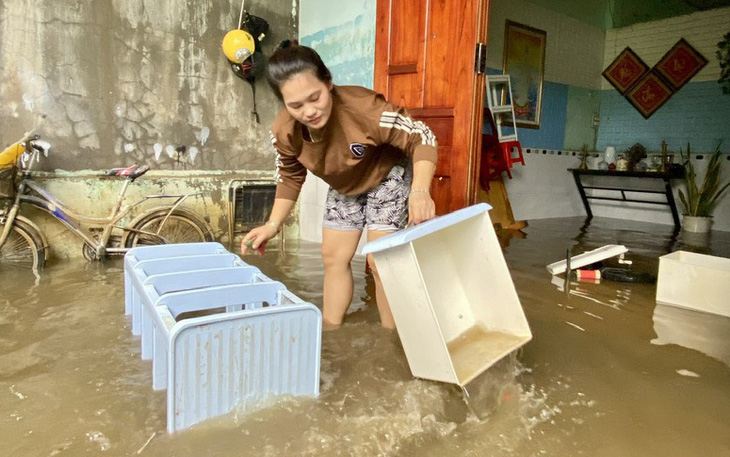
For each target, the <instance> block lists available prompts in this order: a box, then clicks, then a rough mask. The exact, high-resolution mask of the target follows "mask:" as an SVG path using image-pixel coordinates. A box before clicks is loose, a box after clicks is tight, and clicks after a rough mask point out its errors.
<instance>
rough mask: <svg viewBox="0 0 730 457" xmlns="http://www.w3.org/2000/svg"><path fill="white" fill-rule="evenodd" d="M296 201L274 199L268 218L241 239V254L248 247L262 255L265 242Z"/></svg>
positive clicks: (273, 233)
mask: <svg viewBox="0 0 730 457" xmlns="http://www.w3.org/2000/svg"><path fill="white" fill-rule="evenodd" d="M295 203H296V201H294V200H287V199H284V198H276V199H274V206H273V207H272V208H271V215H270V216H269V220H268V221H267V222H266V223H265V224H264V225H261V226H258V227H256V228H255V229H253V230H251V231H250V232H248V233H247V234H246V236H244V237H243V240H241V254H245V253H246V251H248V250H249V249H253V250H254V251H259V255H263V253H264V249H265V248H266V243H268V241H269V240H270V239H271V238H273V237H274V235H276V234H277V233H278V232H279V230H280V229H281V225H282V224H283V223H284V220H285V219H286V217H287V216H288V215H289V213H290V212H291V210H292V209H293V208H294V204H295Z"/></svg>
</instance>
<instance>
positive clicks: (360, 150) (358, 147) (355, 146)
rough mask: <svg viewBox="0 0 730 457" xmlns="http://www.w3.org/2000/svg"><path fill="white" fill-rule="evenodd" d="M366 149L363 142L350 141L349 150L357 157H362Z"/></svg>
mask: <svg viewBox="0 0 730 457" xmlns="http://www.w3.org/2000/svg"><path fill="white" fill-rule="evenodd" d="M366 149H367V147H366V146H365V145H364V144H360V143H350V152H351V153H352V155H354V156H355V157H357V158H358V159H362V156H364V155H365V150H366Z"/></svg>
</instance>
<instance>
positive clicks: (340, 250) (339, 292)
mask: <svg viewBox="0 0 730 457" xmlns="http://www.w3.org/2000/svg"><path fill="white" fill-rule="evenodd" d="M361 234H362V231H361V230H334V229H329V228H324V229H322V260H324V297H323V300H322V301H323V304H322V323H323V324H324V325H325V327H328V326H329V327H332V326H337V325H340V324H342V319H343V318H344V317H345V313H346V312H347V308H349V307H350V302H351V301H352V292H353V281H352V267H351V266H350V261H351V260H352V258H353V256H354V255H355V251H356V250H357V244H358V241H360V235H361Z"/></svg>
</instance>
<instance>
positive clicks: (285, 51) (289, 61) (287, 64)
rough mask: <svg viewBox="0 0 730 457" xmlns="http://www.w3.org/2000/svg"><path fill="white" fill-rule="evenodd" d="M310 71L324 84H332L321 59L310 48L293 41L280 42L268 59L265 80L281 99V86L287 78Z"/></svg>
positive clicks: (330, 76) (330, 74) (328, 72)
mask: <svg viewBox="0 0 730 457" xmlns="http://www.w3.org/2000/svg"><path fill="white" fill-rule="evenodd" d="M307 70H310V71H312V73H314V75H315V76H316V77H317V79H319V80H320V81H322V82H323V83H325V84H329V83H331V82H332V73H330V71H329V69H328V68H327V66H326V65H325V64H324V62H322V58H321V57H320V56H319V54H317V51H315V50H314V49H312V48H309V47H307V46H302V45H300V44H299V43H298V42H297V41H295V40H291V41H290V40H285V41H282V42H281V44H280V45H279V47H278V48H277V49H276V51H274V53H273V54H272V55H271V57H269V62H268V65H267V66H266V79H267V80H268V81H269V85H270V86H271V88H272V89H274V92H275V93H276V95H277V96H278V97H279V98H281V85H282V84H284V83H285V82H286V81H287V80H288V79H289V78H291V77H292V76H295V75H297V74H299V73H301V72H303V71H307Z"/></svg>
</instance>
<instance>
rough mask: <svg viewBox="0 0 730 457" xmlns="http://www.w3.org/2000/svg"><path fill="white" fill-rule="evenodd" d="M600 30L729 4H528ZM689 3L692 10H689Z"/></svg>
mask: <svg viewBox="0 0 730 457" xmlns="http://www.w3.org/2000/svg"><path fill="white" fill-rule="evenodd" d="M528 1H530V2H531V3H534V4H536V5H539V6H541V7H543V8H546V9H549V10H552V11H555V12H558V13H561V14H564V15H566V16H569V17H572V18H574V19H578V20H580V21H582V22H586V23H588V24H590V25H592V26H594V27H600V28H603V29H610V28H620V27H627V26H629V25H632V24H637V23H640V22H649V21H655V20H657V19H665V18H668V17H674V16H681V15H684V14H689V13H694V12H696V11H704V10H707V9H712V8H720V7H723V6H728V5H730V0H693V1H692V2H688V1H687V0H582V1H575V0H528ZM690 3H691V4H692V5H695V6H690Z"/></svg>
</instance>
